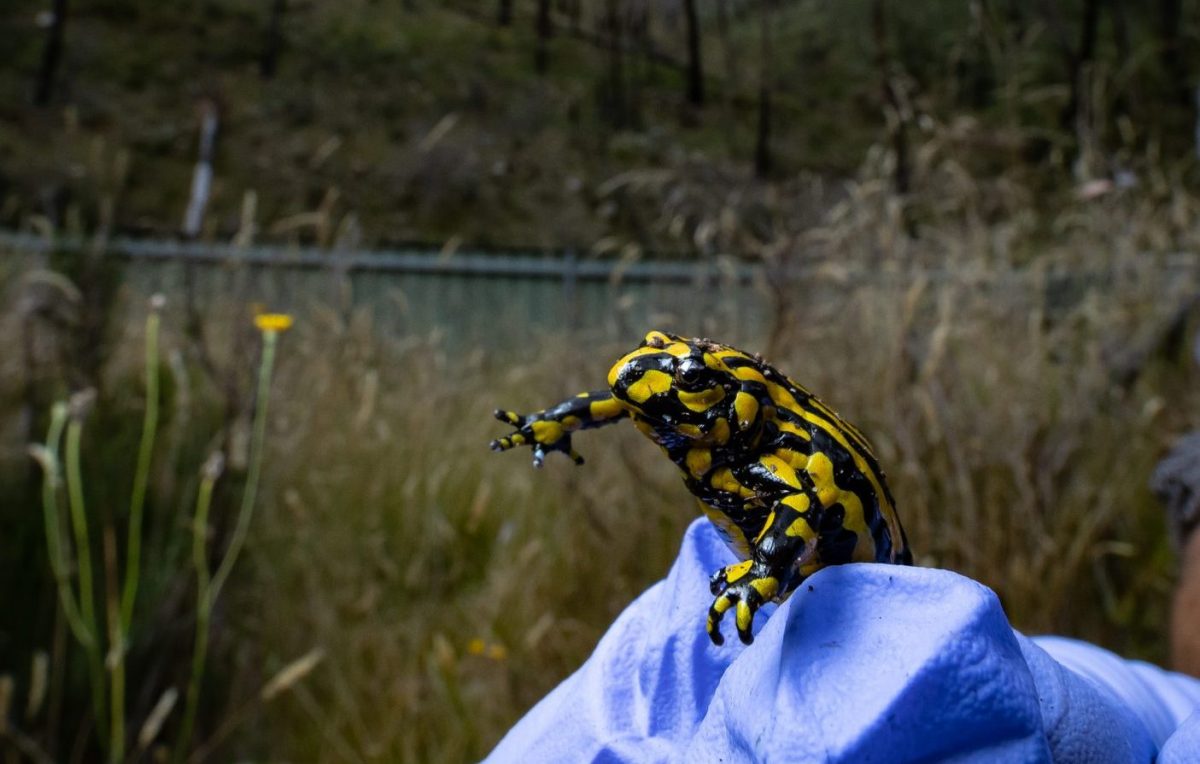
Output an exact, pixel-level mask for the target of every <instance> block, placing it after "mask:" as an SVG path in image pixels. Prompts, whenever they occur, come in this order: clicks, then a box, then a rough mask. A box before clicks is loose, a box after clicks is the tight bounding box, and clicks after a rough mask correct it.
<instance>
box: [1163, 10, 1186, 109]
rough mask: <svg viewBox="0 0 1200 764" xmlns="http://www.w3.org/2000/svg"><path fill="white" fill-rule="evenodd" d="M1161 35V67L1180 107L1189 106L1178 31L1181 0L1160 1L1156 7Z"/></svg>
mask: <svg viewBox="0 0 1200 764" xmlns="http://www.w3.org/2000/svg"><path fill="white" fill-rule="evenodd" d="M1158 12H1159V13H1158V16H1159V24H1160V27H1159V29H1160V33H1161V38H1162V40H1161V43H1160V49H1161V51H1162V54H1161V55H1162V67H1163V71H1165V72H1166V75H1167V79H1168V80H1170V82H1171V92H1173V93H1174V94H1175V95H1174V97H1175V98H1176V99H1177V101H1178V103H1179V105H1180V106H1183V107H1185V108H1187V107H1190V106H1191V101H1192V96H1191V88H1189V87H1188V84H1189V83H1188V77H1187V70H1186V68H1185V67H1184V61H1183V46H1182V43H1181V41H1180V38H1179V30H1180V29H1181V28H1182V26H1183V0H1161V2H1160V3H1159V6H1158Z"/></svg>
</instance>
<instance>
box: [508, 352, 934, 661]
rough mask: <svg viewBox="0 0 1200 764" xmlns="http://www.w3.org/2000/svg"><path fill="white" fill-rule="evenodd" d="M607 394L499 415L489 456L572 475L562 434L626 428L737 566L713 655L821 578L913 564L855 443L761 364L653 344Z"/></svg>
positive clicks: (712, 623) (870, 459)
mask: <svg viewBox="0 0 1200 764" xmlns="http://www.w3.org/2000/svg"><path fill="white" fill-rule="evenodd" d="M608 385H609V386H608V388H607V389H600V390H595V391H592V392H587V393H581V394H580V395H578V396H576V397H574V398H570V399H568V400H566V401H563V402H562V403H559V404H557V405H555V406H552V407H550V408H548V409H544V410H542V411H538V412H534V413H532V414H525V415H522V414H517V413H515V412H511V411H505V410H497V411H496V418H497V419H499V420H500V421H502V422H505V423H506V424H508V425H510V426H512V427H514V428H515V429H514V430H513V432H511V433H509V434H508V435H506V436H505V437H502V438H499V439H497V440H494V441H492V443H491V447H492V449H493V450H495V451H506V450H508V449H511V448H515V447H516V446H529V447H530V448H531V449H532V450H533V459H534V465H535V466H538V467H540V466H541V465H542V462H543V460H544V459H545V458H546V455H547V454H549V453H550V452H553V451H559V452H561V453H563V454H566V455H568V456H570V457H571V458H572V459H573V460H574V461H575V462H576V463H577V464H582V463H583V457H582V456H580V455H579V454H578V452H576V451H575V449H574V447H573V446H572V443H571V436H572V434H573V433H574V432H577V431H579V430H586V429H592V428H595V427H601V426H603V425H606V424H612V423H614V422H617V421H619V420H621V419H626V418H629V419H632V420H633V421H634V424H635V425H636V426H637V427H638V429H640V430H641V431H642V432H643V433H644V434H645V435H647V436H648V437H649V438H651V439H652V440H653V441H654V442H655V443H657V444H658V445H659V447H660V448H661V449H662V450H663V452H664V453H665V454H666V456H667V458H668V459H670V461H671V462H673V463H674V464H675V465H676V467H678V468H679V469H680V471H681V472H682V473H683V477H684V484H685V485H686V486H687V488H688V490H689V491H690V492H691V493H692V494H693V495H694V496H695V497H696V498H697V499H698V500H699V501H700V502H701V504H702V505H703V507H702V508H704V509H705V512H706V514H707V515H708V516H709V518H710V519H711V520H712V521H713V522H714V523H715V524H716V525H717V526H718V529H719V530H720V531H721V534H722V537H723V538H725V539H726V540H727V543H729V545H730V547H731V548H732V549H733V550H734V552H735V553H736V554H737V555H738V557H739V558H740V559H741V562H739V563H735V564H732V565H727V566H726V567H725V568H722V569H721V570H719V571H717V572H716V573H714V574H713V576H712V579H711V581H710V588H711V590H712V594H713V596H714V600H713V604H712V606H711V607H710V609H709V616H708V622H707V625H706V628H707V631H708V635H709V637H710V638H711V639H712V641H713V643H714V644H717V645H720V644H723V643H724V636H723V635H722V633H721V629H720V625H721V621H722V620H723V618H724V616H725V614H726V613H729V612H732V613H733V614H734V620H735V624H736V628H737V633H738V637H739V638H740V639H741V640H742V641H743V642H745V643H746V644H750V643H751V642H752V641H753V636H752V634H751V627H752V625H753V619H754V614H755V612H757V610H758V609H759V608H760V607H761V606H762V604H763V603H765V602H769V601H776V602H780V601H782V600H784V599H786V598H787V596H788V594H789V593H791V592H792V591H793V590H795V588H796V587H797V586H799V585H800V584H801V582H803V581H804V579H805V578H806V577H807V576H809V575H811V574H812V573H813V572H815V571H816V570H819V569H820V568H822V567H825V566H827V565H840V564H843V563H848V562H855V561H873V562H883V563H894V564H899V565H910V564H912V552H911V550H910V549H909V545H908V539H907V538H906V536H905V533H904V528H903V526H902V525H901V524H900V517H899V515H898V514H897V513H896V509H895V503H894V502H893V500H892V496H891V492H890V491H889V490H888V487H887V482H886V480H885V478H884V474H883V471H882V470H881V469H880V467H879V464H878V462H877V460H876V458H875V455H874V453H873V452H872V450H871V447H870V445H869V443H868V442H867V440H866V438H865V436H864V435H863V434H862V433H861V432H860V431H859V430H858V429H857V428H856V427H854V426H853V425H851V424H849V423H848V422H846V421H845V420H843V419H842V418H841V417H839V416H838V415H837V414H836V413H835V412H834V411H833V410H832V409H830V408H829V407H828V406H826V405H825V404H823V403H822V402H821V401H820V400H819V399H817V398H816V397H815V396H813V395H812V393H810V392H809V391H807V390H805V389H804V388H803V387H801V386H800V385H798V384H796V383H795V382H793V381H792V380H791V379H790V378H788V377H787V376H786V375H784V374H782V373H781V372H780V371H778V370H777V369H775V368H774V367H772V366H770V365H769V364H767V363H766V362H765V361H764V360H763V359H762V357H761V356H758V355H755V354H750V353H745V352H743V351H741V350H737V349H736V348H733V347H730V346H729V345H723V344H721V343H718V342H714V341H712V340H709V339H687V338H684V337H680V336H677V335H674V334H668V333H665V332H658V331H652V332H650V333H648V334H647V335H646V338H645V340H643V342H642V343H641V344H640V345H639V346H638V347H637V348H636V349H634V350H632V351H630V352H629V353H627V354H626V355H624V356H622V357H621V358H620V359H619V360H618V361H617V362H616V363H615V364H614V365H613V367H612V369H611V370H610V371H609V375H608ZM813 464H820V465H823V469H817V470H812V469H810V468H811V466H812V465H813ZM830 465H831V466H832V470H830ZM822 496H825V497H827V504H822V503H821V498H820V497H822ZM860 508H861V509H860ZM855 529H858V530H855ZM809 590H810V591H811V590H812V587H811V586H810V587H809Z"/></svg>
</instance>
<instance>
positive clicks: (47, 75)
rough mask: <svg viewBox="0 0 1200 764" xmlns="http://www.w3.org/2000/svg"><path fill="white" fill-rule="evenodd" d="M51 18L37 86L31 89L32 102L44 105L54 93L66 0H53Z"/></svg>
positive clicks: (64, 20) (65, 17)
mask: <svg viewBox="0 0 1200 764" xmlns="http://www.w3.org/2000/svg"><path fill="white" fill-rule="evenodd" d="M52 13H53V14H54V15H53V18H51V19H50V27H49V29H47V30H46V47H45V49H44V50H43V51H42V66H41V68H40V69H39V70H38V79H37V86H36V87H35V88H34V91H33V103H34V104H35V105H37V106H45V105H46V104H48V103H50V97H51V96H52V95H53V94H54V78H55V75H56V74H57V73H58V64H59V62H60V61H61V60H62V49H63V31H64V29H65V27H66V25H67V0H54V10H53V11H52Z"/></svg>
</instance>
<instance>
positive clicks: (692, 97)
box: [683, 0, 704, 106]
mask: <svg viewBox="0 0 1200 764" xmlns="http://www.w3.org/2000/svg"><path fill="white" fill-rule="evenodd" d="M683 14H684V18H685V20H686V22H687V49H688V70H687V100H688V103H690V104H691V105H692V106H703V105H704V64H703V61H702V59H701V54H700V18H699V16H698V15H697V13H696V0H683Z"/></svg>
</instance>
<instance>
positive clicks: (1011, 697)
mask: <svg viewBox="0 0 1200 764" xmlns="http://www.w3.org/2000/svg"><path fill="white" fill-rule="evenodd" d="M730 561H731V556H730V553H729V551H728V550H727V549H726V548H725V546H724V545H723V544H722V543H721V541H720V540H719V538H718V536H717V535H716V533H715V531H714V530H713V529H712V527H711V526H710V525H709V524H708V523H707V522H706V521H697V522H696V523H695V524H693V525H692V526H691V528H689V530H688V532H687V535H686V536H685V539H684V543H683V548H682V549H681V551H680V554H679V558H678V559H677V560H676V562H675V565H674V566H673V567H672V569H671V572H670V574H669V575H668V577H667V578H666V580H664V581H661V582H659V583H658V584H656V585H654V586H653V587H651V588H650V589H649V590H648V591H647V592H645V593H644V594H643V595H642V596H641V597H639V598H638V599H637V600H636V601H635V602H634V603H633V604H631V605H630V606H629V607H628V608H627V609H626V610H625V612H624V613H622V614H621V615H620V616H619V617H618V618H617V620H616V621H615V622H614V623H613V625H612V627H611V628H610V629H609V631H608V633H607V634H605V635H604V637H603V638H602V639H601V641H600V643H599V644H598V645H597V647H596V650H595V652H594V653H593V654H592V656H591V657H590V658H589V659H588V661H587V662H586V663H585V664H584V665H583V666H582V667H581V668H580V669H579V670H578V671H577V672H575V674H573V675H572V676H570V677H569V678H567V679H566V680H565V681H564V682H563V683H562V684H561V685H559V686H558V687H557V688H556V689H555V690H554V691H552V692H551V693H550V694H549V695H547V696H546V697H545V698H544V699H543V700H542V701H541V702H540V703H539V704H538V705H537V706H535V707H534V708H533V710H531V711H530V712H529V714H528V715H526V716H525V718H524V719H522V720H521V721H520V722H518V723H517V725H516V726H515V727H514V728H513V729H512V730H511V731H510V732H509V733H508V735H507V736H506V737H505V738H504V739H503V740H502V741H501V742H500V744H499V745H498V746H497V747H496V749H495V750H494V751H493V752H492V754H491V755H490V756H489V757H488V761H490V762H521V764H533V763H534V762H580V761H583V762H590V761H596V762H617V761H621V762H651V761H655V762H657V761H687V762H693V761H695V762H707V761H713V762H716V761H721V762H750V761H781V762H785V761H787V762H791V761H800V762H807V761H828V762H847V763H849V762H869V761H876V762H902V761H915V760H921V761H937V760H943V759H951V758H952V759H954V760H955V761H979V762H985V761H986V762H995V761H1014V762H1017V761H1019V762H1037V761H1051V760H1058V761H1089V762H1102V761H1114V762H1126V761H1147V762H1148V761H1152V760H1153V758H1154V756H1155V755H1156V754H1157V752H1158V750H1159V747H1160V746H1162V745H1163V743H1164V742H1166V741H1167V737H1168V736H1170V735H1171V734H1172V733H1173V732H1174V731H1175V729H1176V727H1178V726H1179V724H1180V723H1181V722H1182V721H1183V719H1184V718H1186V717H1187V716H1188V715H1189V714H1190V712H1191V709H1192V708H1195V707H1196V706H1197V705H1198V704H1200V682H1197V681H1196V680H1193V679H1190V678H1188V677H1182V676H1179V675H1173V674H1170V673H1169V672H1164V671H1161V670H1159V669H1155V668H1154V667H1151V666H1146V665H1145V664H1131V663H1129V662H1126V661H1122V660H1121V659H1119V658H1117V657H1116V656H1114V655H1112V654H1111V653H1108V652H1106V651H1103V650H1100V649H1099V648H1095V647H1092V646H1090V645H1085V644H1083V643H1078V642H1072V641H1070V640H1061V639H1047V640H1046V642H1045V644H1044V647H1045V649H1043V647H1040V646H1039V645H1038V644H1037V643H1036V642H1035V641H1034V640H1030V639H1027V638H1026V637H1023V636H1021V635H1019V634H1015V633H1014V632H1013V631H1012V629H1011V628H1010V627H1009V625H1008V621H1007V620H1006V618H1005V616H1004V612H1003V610H1002V609H1001V608H1000V604H999V601H998V600H997V599H996V596H995V595H994V594H993V593H992V592H991V591H990V590H989V589H987V588H985V587H984V586H982V585H980V584H978V583H976V582H974V581H971V580H970V579H967V578H964V577H962V576H959V575H957V574H954V573H950V572H948V571H944V570H934V569H928V568H906V567H900V566H890V565H875V564H856V565H845V566H839V567H831V568H826V569H824V570H822V571H820V572H818V573H817V574H816V575H814V576H812V577H811V578H809V579H808V580H807V581H806V582H805V583H804V584H802V585H801V587H800V588H799V589H798V590H797V591H796V592H795V593H794V594H793V595H792V597H791V598H790V599H789V600H788V601H787V602H785V603H784V604H783V605H781V606H779V607H778V609H777V610H776V611H775V612H773V613H772V612H771V611H772V610H773V608H772V606H767V607H765V608H764V609H763V611H762V613H761V614H760V615H759V616H758V618H757V619H756V620H755V627H756V629H755V631H756V639H755V642H754V644H753V645H751V646H749V647H744V646H742V645H741V644H740V643H738V642H737V640H733V639H730V640H726V644H725V646H724V647H719V648H718V647H714V646H713V645H712V644H711V643H710V642H709V640H708V637H707V636H706V635H705V633H704V618H705V614H706V612H707V609H708V604H709V598H708V597H707V596H706V595H707V591H708V576H709V573H710V572H711V571H712V570H715V569H717V568H720V567H721V566H723V565H726V564H728V563H729V562H730ZM1056 653H1058V654H1062V655H1064V656H1066V657H1065V658H1064V662H1065V663H1066V664H1067V665H1066V666H1064V665H1063V663H1060V662H1058V661H1056V660H1055V659H1054V657H1052V656H1053V655H1055V654H1056ZM1081 668H1082V670H1091V673H1092V675H1089V676H1087V677H1085V676H1083V675H1081V674H1080V673H1077V671H1078V670H1080V669H1081ZM1073 669H1074V670H1073ZM1139 693H1140V694H1139ZM1164 694H1165V695H1167V696H1170V697H1169V699H1168V700H1163V699H1162V697H1161V696H1163V695H1164ZM1135 706H1136V707H1135ZM1193 726H1195V727H1196V732H1194V733H1191V734H1192V737H1191V739H1192V740H1196V741H1198V742H1200V717H1198V718H1197V720H1195V723H1194V725H1193ZM1188 729H1190V727H1186V726H1185V728H1184V729H1183V730H1181V732H1180V734H1183V733H1184V732H1187V731H1188ZM1180 745H1183V746H1184V747H1185V748H1186V751H1185V753H1186V754H1187V756H1190V757H1193V759H1192V760H1195V761H1200V748H1197V747H1196V745H1195V744H1194V743H1191V742H1188V741H1184V742H1183V743H1181V744H1180ZM1175 747H1176V743H1175V741H1174V740H1171V741H1170V742H1169V743H1168V744H1167V746H1166V747H1165V748H1164V751H1163V755H1164V760H1165V757H1166V755H1167V752H1168V751H1171V750H1173V749H1174V748H1175ZM1174 755H1176V756H1177V758H1176V759H1175V760H1176V761H1184V760H1185V759H1184V758H1178V756H1179V755H1182V754H1179V753H1176V754H1174Z"/></svg>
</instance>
